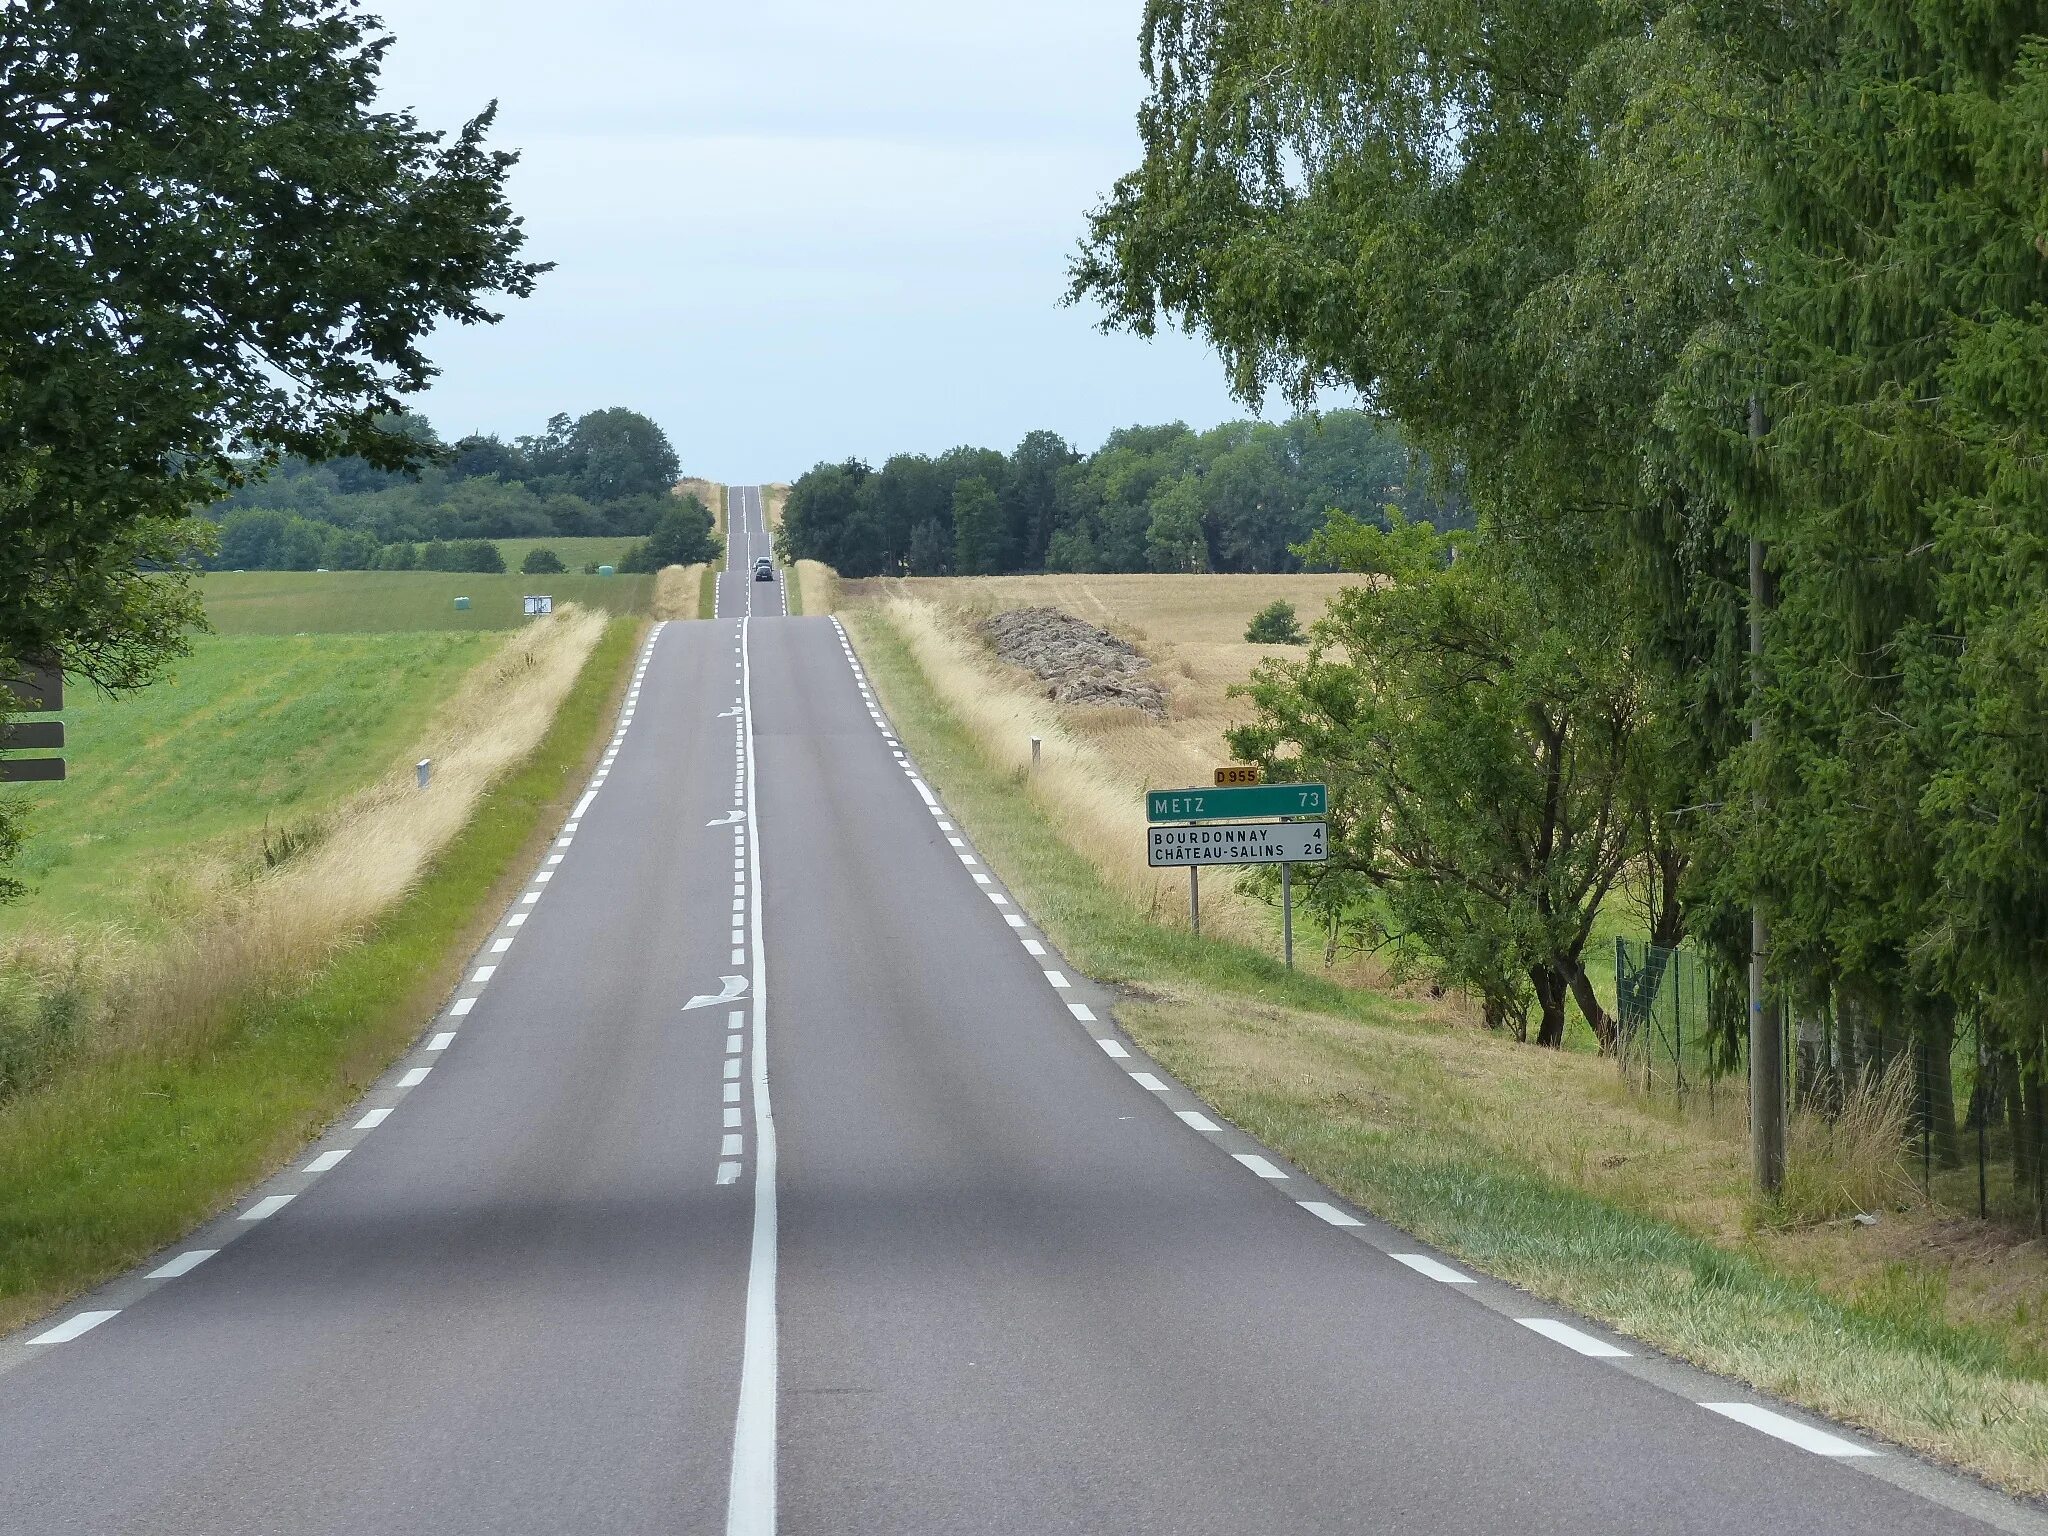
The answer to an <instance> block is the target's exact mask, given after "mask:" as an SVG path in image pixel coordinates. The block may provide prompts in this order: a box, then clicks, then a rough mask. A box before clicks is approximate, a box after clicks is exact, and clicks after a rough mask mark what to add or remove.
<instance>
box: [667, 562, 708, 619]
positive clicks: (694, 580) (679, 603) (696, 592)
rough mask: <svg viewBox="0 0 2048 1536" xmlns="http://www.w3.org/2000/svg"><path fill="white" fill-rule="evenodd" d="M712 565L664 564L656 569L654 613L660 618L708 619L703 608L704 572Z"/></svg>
mask: <svg viewBox="0 0 2048 1536" xmlns="http://www.w3.org/2000/svg"><path fill="white" fill-rule="evenodd" d="M710 569H711V567H710V566H709V565H701V564H700V565H664V566H663V567H662V568H661V569H660V570H658V571H656V572H655V573H654V617H655V618H657V619H708V618H710V617H711V615H710V614H708V613H703V612H700V611H699V610H700V608H701V607H702V604H701V603H700V602H699V597H700V596H701V594H702V592H703V588H704V573H705V572H706V571H708V570H710Z"/></svg>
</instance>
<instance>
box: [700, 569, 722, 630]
mask: <svg viewBox="0 0 2048 1536" xmlns="http://www.w3.org/2000/svg"><path fill="white" fill-rule="evenodd" d="M717 614H718V567H717V566H715V565H707V566H705V567H704V570H703V572H702V574H701V575H699V576H698V578H697V617H698V618H700V619H709V618H715V617H717Z"/></svg>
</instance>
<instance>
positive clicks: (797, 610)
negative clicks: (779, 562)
mask: <svg viewBox="0 0 2048 1536" xmlns="http://www.w3.org/2000/svg"><path fill="white" fill-rule="evenodd" d="M781 581H782V600H783V602H785V603H786V604H787V605H788V606H789V611H790V612H791V613H793V614H796V615H798V616H801V615H802V613H803V611H804V584H803V580H802V578H801V577H799V576H798V575H797V573H796V568H795V567H794V566H787V565H786V566H784V567H783V568H782V576H781Z"/></svg>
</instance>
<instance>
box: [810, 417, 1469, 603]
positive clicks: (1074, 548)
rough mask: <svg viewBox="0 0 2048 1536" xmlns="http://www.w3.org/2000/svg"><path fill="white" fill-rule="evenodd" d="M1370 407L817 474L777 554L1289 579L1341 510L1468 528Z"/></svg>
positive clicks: (869, 567) (1448, 490)
mask: <svg viewBox="0 0 2048 1536" xmlns="http://www.w3.org/2000/svg"><path fill="white" fill-rule="evenodd" d="M1440 478H1441V477H1438V476H1435V475H1434V474H1433V473H1432V471H1431V469H1430V466H1429V464H1428V462H1427V460H1426V459H1424V458H1422V457H1420V456H1418V455H1416V454H1414V453H1412V452H1411V451H1410V449H1409V447H1408V445H1407V443H1406V441H1405V440H1404V439H1403V437H1402V435H1401V433H1400V431H1399V429H1398V428H1396V427H1395V426H1394V425H1393V424H1392V423H1391V422H1388V421H1386V420H1384V419H1382V418H1379V417H1376V416H1373V415H1370V414H1368V413H1366V412H1364V411H1354V410H1343V411H1328V412H1324V413H1321V414H1319V415H1301V416H1297V417H1295V418H1293V419H1292V420H1289V421H1286V422H1281V423H1271V422H1262V421H1235V422H1227V423H1225V424H1224V425H1222V426H1219V427H1215V428H1212V429H1211V430H1209V431H1207V432H1196V431H1194V430H1192V429H1191V428H1189V427H1187V426H1186V425H1184V424H1182V423H1180V422H1174V423H1171V424H1169V425H1166V426H1155V427H1128V428H1125V429H1123V430H1121V431H1118V432H1114V433H1112V434H1111V435H1110V437H1109V439H1108V441H1107V442H1105V443H1104V444H1103V445H1102V447H1101V448H1099V449H1098V450H1096V451H1095V452H1094V453H1092V454H1083V453H1081V452H1079V451H1077V450H1076V449H1074V448H1073V447H1071V446H1069V445H1068V443H1067V442H1066V440H1065V439H1064V438H1062V437H1060V436H1059V435H1058V434H1057V433H1053V432H1033V433H1030V434H1029V435H1028V436H1026V437H1025V438H1024V440H1023V441H1022V442H1021V443H1019V444H1018V445H1017V447H1016V449H1015V450H1014V451H1013V452H1011V453H1007V454H1005V453H1002V452H1000V451H998V450H995V449H991V448H955V449H952V450H950V451H949V452H946V453H943V454H939V455H937V456H935V457H933V456H927V455H924V454H912V453H903V454H897V455H894V456H893V457H891V458H889V459H888V460H887V461H885V462H884V463H883V464H882V466H881V467H880V468H879V469H874V468H871V467H869V466H868V465H867V464H866V463H864V462H862V461H861V460H859V459H848V460H846V461H845V462H843V463H838V464H820V465H818V466H817V467H816V468H814V469H812V470H810V471H809V472H807V473H806V474H804V475H802V476H801V477H799V478H798V480H797V481H796V483H795V484H794V485H792V486H791V487H790V491H789V499H788V501H787V503H786V504H785V505H784V508H783V514H782V527H781V530H780V532H779V534H778V536H777V537H778V541H779V542H778V548H779V549H780V551H781V553H782V556H783V558H784V559H785V560H818V561H822V562H824V563H825V564H827V565H829V566H831V567H833V569H835V570H837V571H838V572H839V573H840V574H841V575H842V576H851V577H863V576H879V575H892V576H893V575H907V576H992V575H999V574H1003V573H1007V572H1014V571H1183V572H1186V571H1229V572H1244V571H1290V570H1298V569H1300V568H1301V560H1300V556H1299V555H1298V554H1297V553H1296V547H1297V546H1299V545H1300V544H1301V543H1302V542H1303V541H1304V540H1306V539H1308V538H1309V537H1310V536H1311V535H1313V534H1314V533H1315V531H1316V530H1317V529H1318V528H1320V527H1321V526H1322V525H1323V523H1324V520H1325V519H1326V518H1327V516H1328V514H1329V513H1330V511H1331V509H1332V508H1338V509H1343V510H1347V511H1350V512H1352V513H1353V514H1355V515H1358V516H1362V517H1367V518H1376V517H1379V516H1380V515H1381V513H1382V509H1384V508H1386V507H1388V506H1393V507H1396V508H1399V509H1400V510H1401V511H1402V512H1403V514H1404V515H1406V516H1409V517H1412V518H1415V519H1417V520H1421V521H1425V522H1430V523H1435V524H1440V525H1442V526H1444V527H1447V528H1448V527H1455V526H1460V525H1462V523H1463V522H1464V521H1465V519H1466V513H1465V511H1464V504H1463V500H1462V497H1461V496H1460V494H1459V492H1458V490H1457V487H1456V485H1455V483H1454V482H1452V481H1449V480H1443V482H1442V483H1438V481H1439V480H1440Z"/></svg>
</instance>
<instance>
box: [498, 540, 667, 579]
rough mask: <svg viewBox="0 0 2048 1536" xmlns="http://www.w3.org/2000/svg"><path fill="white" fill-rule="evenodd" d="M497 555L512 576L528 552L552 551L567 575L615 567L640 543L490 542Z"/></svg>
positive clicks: (596, 541) (609, 541)
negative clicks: (587, 567)
mask: <svg viewBox="0 0 2048 1536" xmlns="http://www.w3.org/2000/svg"><path fill="white" fill-rule="evenodd" d="M491 542H492V543H493V544H496V545H497V546H498V553H499V554H501V555H503V556H504V557H505V569H506V570H507V571H509V572H511V573H512V574H513V575H515V576H516V575H517V574H518V573H519V567H520V565H521V564H522V563H523V562H524V561H525V559H526V556H527V554H528V552H529V551H531V550H536V549H552V550H553V551H554V552H555V553H556V554H557V555H559V556H560V557H561V561H562V564H564V565H566V566H567V567H569V571H570V574H572V575H574V574H578V573H580V572H581V571H582V569H583V567H584V566H585V565H617V564H618V563H619V562H620V561H621V560H623V559H625V557H626V551H627V550H629V549H631V548H632V547H633V546H634V545H635V544H638V543H639V542H640V541H639V540H638V539H633V538H605V539H493V540H492V541H491Z"/></svg>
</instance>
